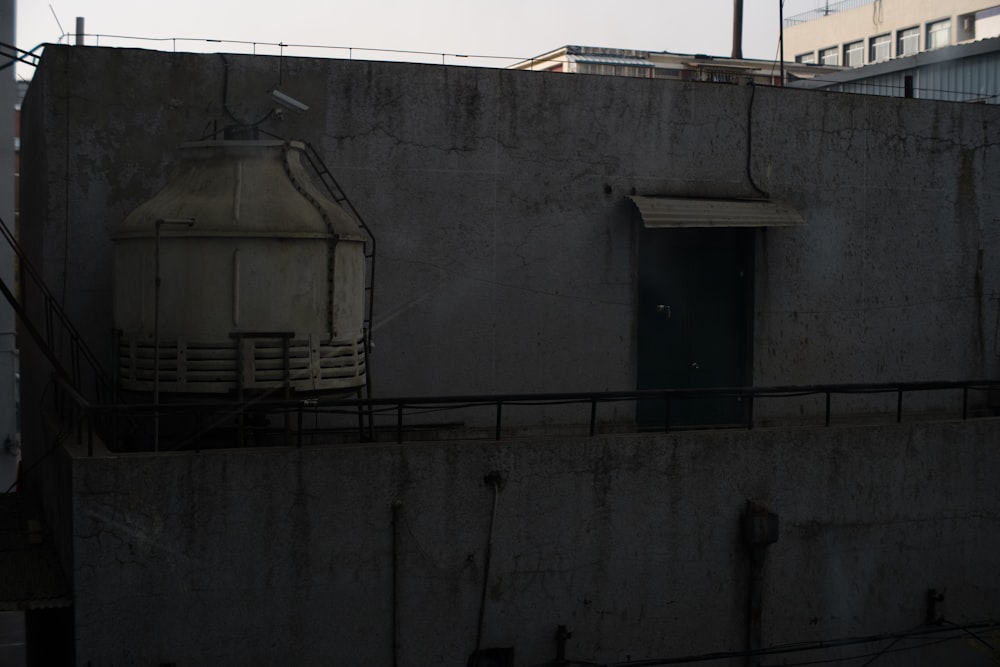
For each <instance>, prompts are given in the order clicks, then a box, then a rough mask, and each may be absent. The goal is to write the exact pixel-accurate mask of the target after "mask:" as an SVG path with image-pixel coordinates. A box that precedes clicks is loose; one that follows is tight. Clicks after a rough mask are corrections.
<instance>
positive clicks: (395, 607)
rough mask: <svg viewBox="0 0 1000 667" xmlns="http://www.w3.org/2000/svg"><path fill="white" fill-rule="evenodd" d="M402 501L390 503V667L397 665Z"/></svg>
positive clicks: (396, 500) (397, 500)
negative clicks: (400, 515) (400, 514)
mask: <svg viewBox="0 0 1000 667" xmlns="http://www.w3.org/2000/svg"><path fill="white" fill-rule="evenodd" d="M402 509H403V501H402V500H400V499H399V498H396V499H395V500H393V501H392V665H393V667H396V666H397V665H399V513H400V512H401V511H402Z"/></svg>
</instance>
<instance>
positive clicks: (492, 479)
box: [471, 472, 503, 667]
mask: <svg viewBox="0 0 1000 667" xmlns="http://www.w3.org/2000/svg"><path fill="white" fill-rule="evenodd" d="M485 481H486V483H487V484H489V485H490V486H492V487H493V513H492V514H490V532H489V540H488V541H487V542H486V558H485V561H484V563H483V589H482V593H481V594H480V596H479V622H478V623H477V625H476V651H475V653H473V654H472V655H473V662H472V663H471V664H472V665H473V666H474V667H476V666H478V665H479V650H480V648H481V647H482V641H483V617H484V616H485V614H486V591H487V588H488V587H489V583H490V557H491V555H492V553H493V525H494V524H495V523H496V520H497V500H498V498H499V496H500V483H501V482H502V481H503V478H502V477H501V476H500V473H498V472H491V473H490V474H488V475H487V476H486V478H485Z"/></svg>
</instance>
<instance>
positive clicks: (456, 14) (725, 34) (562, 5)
mask: <svg viewBox="0 0 1000 667" xmlns="http://www.w3.org/2000/svg"><path fill="white" fill-rule="evenodd" d="M16 2H17V39H16V41H17V46H18V47H19V48H22V49H25V50H28V49H31V48H33V47H35V46H36V45H37V44H39V43H42V42H53V43H56V42H59V41H60V38H61V36H62V34H63V33H64V32H66V33H72V32H74V30H75V25H76V17H78V16H82V17H84V19H85V32H86V33H88V34H97V35H104V36H103V37H88V38H87V40H86V43H87V44H88V45H95V44H99V45H101V46H131V47H136V48H149V49H160V50H167V51H170V50H174V43H173V42H170V41H166V42H143V41H135V40H123V39H118V38H112V37H109V36H112V35H119V36H126V37H149V38H196V39H198V40H202V39H205V40H207V39H218V40H233V41H246V42H258V43H259V44H258V46H257V47H256V51H257V53H263V54H269V55H271V54H274V55H276V54H277V53H278V52H279V49H278V48H277V47H272V46H266V45H265V43H271V44H277V43H285V44H308V45H321V46H331V47H353V48H354V49H355V51H354V52H353V53H349V52H348V51H347V50H346V48H345V49H337V50H320V49H316V50H313V49H295V48H287V49H284V53H285V55H302V56H310V57H331V58H346V57H353V58H356V59H368V60H416V61H419V62H437V63H440V62H444V63H446V64H449V65H453V64H454V65H461V64H474V65H483V66H495V67H504V66H506V65H509V64H512V63H513V62H515V61H516V60H522V59H527V58H530V57H532V56H536V55H540V54H542V53H545V52H547V51H551V50H552V49H555V48H558V47H560V46H564V45H566V44H576V45H582V46H604V47H613V48H626V49H639V50H645V51H672V52H674V53H687V54H694V53H705V54H708V55H715V56H728V55H730V54H731V52H732V11H733V0H576V1H575V2H558V1H553V0H422V1H420V2H414V1H412V0H410V1H406V0H364V1H362V0H340V1H337V0H277V1H273V0H272V1H271V2H258V1H256V0H241V1H236V0H157V1H155V2H153V1H150V0H16ZM778 3H779V0H744V31H743V55H744V57H747V58H759V59H763V60H774V59H775V58H776V56H777V53H778V50H777V49H778ZM821 4H822V0H784V15H785V17H788V16H791V15H794V14H797V13H800V12H804V11H807V10H809V9H812V8H814V7H816V6H818V5H821ZM57 18H58V21H57ZM60 24H61V26H62V29H60ZM67 40H69V38H68V37H67V38H63V42H64V43H65V42H66V41H67ZM176 48H177V50H178V51H212V52H214V51H224V52H230V53H250V52H252V50H253V48H254V47H252V46H250V45H245V46H244V45H239V44H232V43H230V44H218V43H210V42H203V41H194V42H190V41H180V42H177V44H176ZM368 49H373V50H374V49H387V50H388V49H391V50H397V51H422V52H429V53H431V54H446V55H445V57H444V58H442V56H441V55H436V56H434V55H422V56H407V55H404V54H400V53H384V52H383V53H377V52H374V51H369V50H368ZM453 54H460V55H467V56H477V55H478V56H493V57H495V59H494V58H490V59H485V60H478V59H477V60H472V59H459V58H455V57H453ZM791 57H792V56H791V54H788V53H786V54H785V58H786V59H790V58H791ZM18 74H19V76H21V77H27V78H30V76H31V68H25V67H20V68H19V69H18Z"/></svg>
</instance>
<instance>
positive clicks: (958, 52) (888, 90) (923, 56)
mask: <svg viewBox="0 0 1000 667" xmlns="http://www.w3.org/2000/svg"><path fill="white" fill-rule="evenodd" d="M907 76H909V77H912V82H913V95H914V97H916V98H918V99H925V100H942V101H950V102H978V101H983V102H987V103H991V104H996V103H1000V37H992V38H989V39H984V40H980V41H978V42H970V43H967V44H959V45H957V46H949V47H945V48H941V49H935V50H933V51H924V52H921V53H918V54H916V55H913V56H907V57H905V58H894V59H892V60H888V61H885V62H881V63H876V64H873V65H865V66H864V67H858V68H855V69H851V70H846V71H843V72H837V73H834V74H827V75H823V76H821V77H816V78H815V79H812V80H806V81H797V82H795V83H793V84H790V85H792V86H794V87H796V88H818V89H823V90H832V91H838V92H844V93H860V94H868V95H885V96H889V97H903V95H904V92H905V90H906V77H907Z"/></svg>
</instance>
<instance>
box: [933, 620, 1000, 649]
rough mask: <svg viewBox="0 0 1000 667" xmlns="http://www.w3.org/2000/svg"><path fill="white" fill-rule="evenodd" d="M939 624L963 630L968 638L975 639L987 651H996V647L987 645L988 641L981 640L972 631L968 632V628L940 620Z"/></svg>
mask: <svg viewBox="0 0 1000 667" xmlns="http://www.w3.org/2000/svg"><path fill="white" fill-rule="evenodd" d="M941 622H942V623H944V624H946V625H949V626H951V627H954V628H956V629H960V630H963V631H964V632H965V633H966V634H968V635H969V636H970V637H972V638H973V639H975V640H976V641H978V642H979V643H980V644H982V645H983V646H985V647H986V648H988V649H989V650H991V651H996V647H994V646H993V644H991V643H989V642H988V641H986V640H985V639H983V638H982V637H980V636H979V635H978V634H976V633H975V632H973V631H972V630H970V629H968V628H964V627H962V626H960V625H958V624H957V623H952V622H951V621H946V620H942V621H941Z"/></svg>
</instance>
